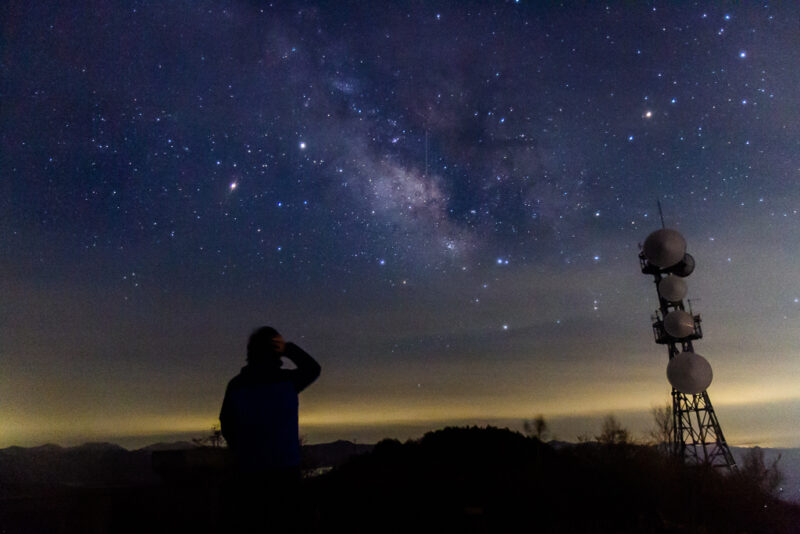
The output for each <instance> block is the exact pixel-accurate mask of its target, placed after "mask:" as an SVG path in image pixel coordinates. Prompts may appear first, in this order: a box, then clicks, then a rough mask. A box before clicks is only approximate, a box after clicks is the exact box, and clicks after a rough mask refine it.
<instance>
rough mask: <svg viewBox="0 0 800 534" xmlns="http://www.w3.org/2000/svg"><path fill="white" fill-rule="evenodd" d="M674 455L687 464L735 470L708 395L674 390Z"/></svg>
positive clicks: (731, 455)
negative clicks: (689, 393)
mask: <svg viewBox="0 0 800 534" xmlns="http://www.w3.org/2000/svg"><path fill="white" fill-rule="evenodd" d="M672 421H673V429H672V447H671V450H672V454H674V455H675V456H678V457H679V458H682V459H683V460H684V462H686V463H690V464H696V465H708V466H710V467H720V468H724V469H728V470H731V469H735V468H736V461H735V460H734V459H733V454H731V450H730V448H729V447H728V443H727V442H726V441H725V436H724V435H723V434H722V428H721V427H720V425H719V421H718V420H717V414H716V413H715V412H714V406H713V405H712V404H711V399H710V398H709V396H708V392H706V391H704V392H702V393H698V394H695V395H687V394H685V393H681V392H679V391H678V390H676V389H674V388H673V389H672Z"/></svg>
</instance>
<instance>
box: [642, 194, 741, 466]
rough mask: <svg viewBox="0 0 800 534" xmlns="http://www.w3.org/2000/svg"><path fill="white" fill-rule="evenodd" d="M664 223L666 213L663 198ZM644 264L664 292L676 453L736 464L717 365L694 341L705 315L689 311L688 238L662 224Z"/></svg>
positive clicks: (663, 341) (661, 331)
mask: <svg viewBox="0 0 800 534" xmlns="http://www.w3.org/2000/svg"><path fill="white" fill-rule="evenodd" d="M658 212H659V214H660V215H661V224H662V226H663V224H664V216H663V214H662V213H661V203H660V202H659V203H658ZM639 264H640V266H641V268H642V274H651V275H653V277H654V279H655V284H656V289H657V291H658V303H659V309H658V310H656V312H655V314H654V316H653V334H654V336H655V342H656V343H658V344H659V345H666V346H667V350H668V353H669V363H668V365H667V378H668V379H669V381H670V383H671V384H672V423H673V424H672V440H671V443H670V444H669V449H670V453H671V454H673V455H674V456H676V457H678V458H681V459H683V460H684V461H685V462H689V463H694V464H702V465H709V466H712V467H719V468H723V469H728V470H734V469H736V461H735V460H734V459H733V454H731V450H730V448H729V447H728V443H727V442H726V441H725V436H724V435H723V433H722V428H721V427H720V424H719V421H718V420H717V415H716V413H715V412H714V407H713V406H712V404H711V398H710V397H709V396H708V391H706V389H707V388H708V386H709V385H710V384H711V379H712V372H711V366H710V365H709V363H708V362H707V361H706V359H705V358H703V357H702V356H700V355H699V354H695V352H694V346H693V345H692V341H695V340H698V339H701V338H702V337H703V330H702V329H701V327H700V315H694V312H692V310H691V303H690V307H689V312H687V311H686V309H685V307H684V305H683V298H684V297H685V296H686V290H687V288H686V282H685V281H684V279H685V277H687V276H689V275H690V274H692V272H693V271H694V266H695V262H694V258H693V257H692V256H691V254H686V241H685V240H684V239H683V236H682V235H681V234H680V233H678V232H677V231H675V230H670V229H667V228H662V229H661V230H656V231H655V232H653V233H651V234H650V235H649V236H647V239H646V240H645V242H644V246H643V247H642V250H641V252H639Z"/></svg>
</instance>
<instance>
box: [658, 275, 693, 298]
mask: <svg viewBox="0 0 800 534" xmlns="http://www.w3.org/2000/svg"><path fill="white" fill-rule="evenodd" d="M686 290H687V288H686V282H685V281H684V280H683V278H679V277H677V276H667V277H666V278H662V279H661V281H660V282H659V283H658V293H659V294H660V295H661V297H662V298H663V299H664V300H667V301H669V302H680V301H682V300H683V297H685V296H686Z"/></svg>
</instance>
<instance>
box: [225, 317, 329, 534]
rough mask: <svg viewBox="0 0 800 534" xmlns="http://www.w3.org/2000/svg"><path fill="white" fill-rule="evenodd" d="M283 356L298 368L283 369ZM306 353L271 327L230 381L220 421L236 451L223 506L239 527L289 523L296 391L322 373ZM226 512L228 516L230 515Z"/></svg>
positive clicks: (295, 461)
mask: <svg viewBox="0 0 800 534" xmlns="http://www.w3.org/2000/svg"><path fill="white" fill-rule="evenodd" d="M283 357H285V358H286V359H288V360H289V361H291V362H292V363H294V365H295V367H296V368H295V369H288V368H284V367H283V362H282V358H283ZM320 370H321V368H320V365H319V364H318V363H317V362H316V361H315V360H314V358H312V357H311V356H310V355H309V354H308V353H307V352H305V351H304V350H303V349H301V348H300V347H298V346H297V345H295V344H294V343H287V342H285V341H284V339H283V337H282V336H281V335H280V334H279V333H278V331H277V330H275V329H274V328H272V327H270V326H263V327H261V328H258V329H256V330H255V331H254V332H253V333H252V334H251V335H250V339H249V341H248V343H247V365H245V366H244V367H243V368H242V370H241V372H240V373H239V374H238V375H237V376H235V377H234V378H233V379H231V381H230V382H229V383H228V387H227V389H226V390H225V398H224V400H223V401H222V410H221V411H220V415H219V420H220V427H221V431H222V436H223V437H224V438H225V441H226V442H227V444H228V447H229V448H230V450H231V451H232V452H233V459H234V466H235V467H234V475H233V477H232V480H231V485H232V487H228V489H227V491H226V492H225V493H226V494H227V497H228V498H229V499H230V500H229V501H228V502H227V504H225V505H224V506H225V508H226V510H227V514H230V515H231V516H232V517H229V518H228V520H229V521H231V522H233V523H234V524H233V525H230V526H232V527H235V528H238V530H240V531H242V530H246V529H248V528H263V525H264V522H265V521H267V522H270V523H271V524H272V525H273V527H277V529H278V530H280V527H281V525H282V526H284V527H285V526H286V521H289V520H290V519H289V515H291V512H290V510H291V509H292V506H293V503H292V500H293V498H294V494H295V492H296V490H297V487H298V485H299V482H300V440H299V437H298V420H297V416H298V394H299V393H300V392H301V391H303V390H304V389H305V388H306V387H308V386H309V385H310V384H311V383H312V382H314V380H316V379H317V377H318V376H319V374H320ZM227 514H226V515H227Z"/></svg>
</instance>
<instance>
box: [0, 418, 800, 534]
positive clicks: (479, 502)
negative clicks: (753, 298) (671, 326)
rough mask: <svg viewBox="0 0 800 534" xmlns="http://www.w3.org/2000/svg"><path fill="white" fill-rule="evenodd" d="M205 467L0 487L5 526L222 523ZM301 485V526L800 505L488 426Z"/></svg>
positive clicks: (493, 523) (394, 527)
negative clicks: (112, 480)
mask: <svg viewBox="0 0 800 534" xmlns="http://www.w3.org/2000/svg"><path fill="white" fill-rule="evenodd" d="M349 451H353V452H362V451H360V450H357V449H356V448H355V447H354V446H353V445H352V444H338V445H337V446H336V447H333V448H332V449H331V450H329V451H327V452H325V451H323V450H322V449H321V448H320V450H317V451H315V452H316V453H317V455H318V456H320V455H322V456H326V455H327V456H331V455H332V456H331V457H333V456H336V457H337V458H339V457H340V456H341V457H343V456H344V455H345V454H346V453H347V454H349ZM220 452H221V451H220ZM323 452H325V454H322V453H323ZM117 453H118V451H117V452H115V453H114V454H117ZM104 454H106V456H108V454H107V453H104ZM140 465H141V464H140ZM201 467H202V469H198V473H196V476H180V477H174V478H169V477H168V480H166V481H163V482H162V481H159V480H158V479H157V478H154V479H152V480H155V482H149V483H145V484H142V483H139V484H131V483H130V481H125V482H124V483H122V484H120V485H117V486H111V485H108V484H105V485H103V486H98V485H96V486H93V487H89V486H83V487H71V486H67V485H52V484H51V485H48V486H47V487H46V488H44V489H45V490H46V491H43V492H39V493H26V494H17V496H16V497H7V498H0V532H62V533H68V532H69V533H71V532H137V533H138V532H192V533H198V532H226V531H229V529H228V528H227V527H226V525H227V523H226V522H225V521H223V520H222V517H221V512H220V502H221V499H220V497H221V491H220V481H222V480H224V479H225V473H221V472H214V471H213V470H210V469H209V466H208V465H206V466H201ZM142 470H143V472H142V473H141V475H142V477H143V479H142V480H144V478H147V479H148V480H150V477H151V476H152V472H147V473H146V472H145V468H144V467H142ZM184 474H185V473H184ZM145 475H147V476H146V477H145ZM2 482H3V481H1V480H0V486H2V485H3V483H2ZM301 489H302V492H301V497H300V499H298V502H299V503H300V504H301V507H300V508H301V509H300V510H299V511H298V513H296V514H293V521H292V522H293V524H294V526H295V527H296V529H295V530H296V531H298V532H336V531H340V530H341V531H347V532H371V533H372V532H509V531H522V532H547V533H550V532H552V533H561V532H564V533H566V532H581V533H606V532H608V533H649V532H672V533H707V534H712V533H725V534H729V533H770V534H782V533H792V532H800V507H798V506H796V505H790V504H787V503H783V502H781V501H779V500H776V499H775V498H773V497H772V496H770V495H769V494H768V493H767V492H766V491H765V490H763V489H761V488H760V487H759V484H758V480H756V479H754V478H752V477H750V478H745V477H744V476H738V475H737V476H722V475H721V474H720V473H717V472H714V471H711V470H708V469H702V468H691V467H686V466H683V465H681V464H676V463H674V462H671V461H669V460H667V459H665V458H663V457H662V456H660V455H659V454H658V453H656V452H655V451H654V450H652V449H651V448H648V447H640V446H632V445H615V446H602V445H599V444H597V443H585V444H581V445H574V446H562V447H559V448H558V449H554V448H553V447H551V446H549V445H547V444H543V443H541V442H540V441H538V440H537V439H533V438H526V437H524V436H522V435H521V434H518V433H516V432H511V431H509V430H502V429H496V428H477V427H473V428H446V429H444V430H440V431H437V432H431V433H429V434H426V435H425V436H424V437H423V438H422V439H420V440H417V441H409V442H406V443H400V442H398V441H394V440H385V441H382V442H380V443H379V444H378V445H376V446H375V447H374V449H373V450H372V452H369V453H366V454H360V455H358V456H355V457H352V458H351V459H350V460H349V461H346V462H344V463H343V464H342V465H339V466H338V467H336V468H335V469H333V470H332V471H330V472H328V473H327V474H324V475H321V476H316V477H313V478H309V479H306V480H304V482H303V485H302V488H301ZM263 526H264V527H265V528H266V531H269V529H268V527H269V525H263Z"/></svg>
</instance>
